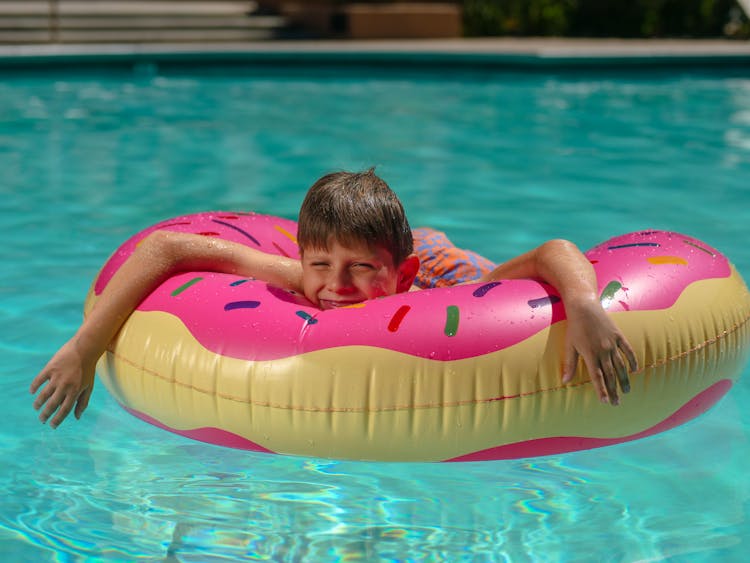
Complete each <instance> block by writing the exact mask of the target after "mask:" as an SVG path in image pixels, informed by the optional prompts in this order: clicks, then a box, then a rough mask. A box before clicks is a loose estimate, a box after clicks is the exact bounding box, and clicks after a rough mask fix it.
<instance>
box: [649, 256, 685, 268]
mask: <svg viewBox="0 0 750 563" xmlns="http://www.w3.org/2000/svg"><path fill="white" fill-rule="evenodd" d="M646 260H648V261H649V262H651V263H652V264H681V265H683V266H687V263H688V262H687V260H685V259H684V258H680V257H679V256H649V257H648V258H646Z"/></svg>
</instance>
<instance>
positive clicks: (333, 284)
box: [327, 268, 354, 295]
mask: <svg viewBox="0 0 750 563" xmlns="http://www.w3.org/2000/svg"><path fill="white" fill-rule="evenodd" d="M327 285H328V289H329V290H330V291H332V292H334V293H336V294H337V295H346V294H348V293H352V292H353V291H354V285H353V284H352V277H351V275H350V274H349V271H348V270H347V269H345V268H343V269H341V270H338V271H333V272H331V274H330V275H329V277H328V284H327Z"/></svg>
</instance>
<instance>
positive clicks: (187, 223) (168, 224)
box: [159, 221, 191, 229]
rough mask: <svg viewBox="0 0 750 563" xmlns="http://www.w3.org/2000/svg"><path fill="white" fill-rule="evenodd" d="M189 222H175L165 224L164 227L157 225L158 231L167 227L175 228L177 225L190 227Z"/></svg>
mask: <svg viewBox="0 0 750 563" xmlns="http://www.w3.org/2000/svg"><path fill="white" fill-rule="evenodd" d="M190 224H191V223H190V221H175V222H174V223H167V224H166V225H159V229H166V228H167V227H177V226H178V225H190Z"/></svg>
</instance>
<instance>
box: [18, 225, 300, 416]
mask: <svg viewBox="0 0 750 563" xmlns="http://www.w3.org/2000/svg"><path fill="white" fill-rule="evenodd" d="M201 270H202V271H215V272H224V273H231V274H238V275H243V276H248V277H250V276H252V277H256V278H259V279H262V280H264V281H267V282H269V283H271V284H273V285H277V286H279V287H284V288H288V289H294V290H298V291H301V286H302V269H301V265H300V263H299V261H298V260H294V259H292V258H285V257H281V256H275V255H271V254H266V253H264V252H260V251H258V250H254V249H252V248H248V247H246V246H244V245H241V244H237V243H232V242H229V241H224V240H221V239H216V238H211V237H205V236H200V235H192V234H185V233H175V232H169V231H155V232H153V233H151V234H150V235H148V236H147V237H146V238H145V239H143V241H142V242H141V243H140V244H139V245H138V247H137V248H136V249H135V251H134V252H133V254H132V255H131V256H130V257H129V258H128V259H127V260H126V261H125V263H124V264H123V265H122V266H121V267H120V269H119V270H118V271H117V273H115V275H114V276H113V277H112V279H111V280H110V282H109V283H108V284H107V287H106V288H105V289H104V291H103V292H102V294H101V295H100V296H99V297H98V299H97V301H96V304H95V305H94V307H93V308H92V310H91V311H90V313H89V315H88V316H87V317H86V319H85V320H84V322H83V323H82V324H81V326H80V328H79V329H78V331H77V332H76V334H75V335H74V336H73V337H72V338H71V339H70V340H69V341H68V342H66V343H65V344H64V345H63V346H62V347H61V348H60V350H58V351H57V353H56V354H55V355H54V356H53V357H52V359H51V360H50V361H49V362H48V363H47V365H46V366H45V367H44V369H43V370H42V371H41V372H39V374H38V375H37V376H36V377H35V378H34V380H33V381H32V383H31V387H30V391H31V393H32V394H34V393H36V392H37V391H39V389H40V388H42V390H41V392H40V393H39V395H38V396H37V397H36V399H35V400H34V408H35V409H36V410H39V409H41V412H40V414H39V420H41V421H42V422H43V423H44V422H47V420H50V418H51V420H50V426H52V427H53V428H56V427H57V426H58V425H59V424H60V423H61V422H62V421H63V420H64V419H65V417H67V416H68V414H70V412H71V410H73V408H74V407H75V416H76V418H80V416H81V414H82V413H83V411H84V410H85V409H86V406H87V405H88V401H89V397H90V396H91V391H92V390H93V385H94V371H95V368H96V362H97V361H98V360H99V358H100V357H101V355H102V354H103V353H104V352H105V350H106V349H107V346H108V345H109V343H110V341H111V340H112V339H113V338H114V336H115V335H116V334H117V332H118V331H119V330H120V327H122V325H123V323H124V322H125V320H126V319H127V318H128V316H129V315H130V313H132V312H133V310H135V308H136V307H137V306H138V304H139V303H140V302H141V301H142V300H143V299H144V298H145V297H146V296H147V295H148V294H149V293H151V292H152V291H153V290H154V289H156V288H157V287H158V286H159V285H160V284H161V283H162V282H164V281H165V280H167V279H168V278H169V277H171V276H173V275H175V274H177V273H179V272H183V271H201ZM45 383H46V384H45ZM42 386H43V387H42Z"/></svg>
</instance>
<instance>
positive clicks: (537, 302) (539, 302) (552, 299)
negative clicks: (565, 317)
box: [528, 295, 560, 309]
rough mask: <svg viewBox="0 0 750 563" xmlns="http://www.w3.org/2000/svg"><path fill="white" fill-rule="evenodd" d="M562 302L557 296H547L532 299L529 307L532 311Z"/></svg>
mask: <svg viewBox="0 0 750 563" xmlns="http://www.w3.org/2000/svg"><path fill="white" fill-rule="evenodd" d="M559 301H560V298H559V297H558V296H557V295H546V296H545V297H540V298H539V299H531V300H529V302H528V303H529V307H531V308H532V309H536V308H537V307H544V306H545V305H553V304H554V303H558V302H559Z"/></svg>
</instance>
